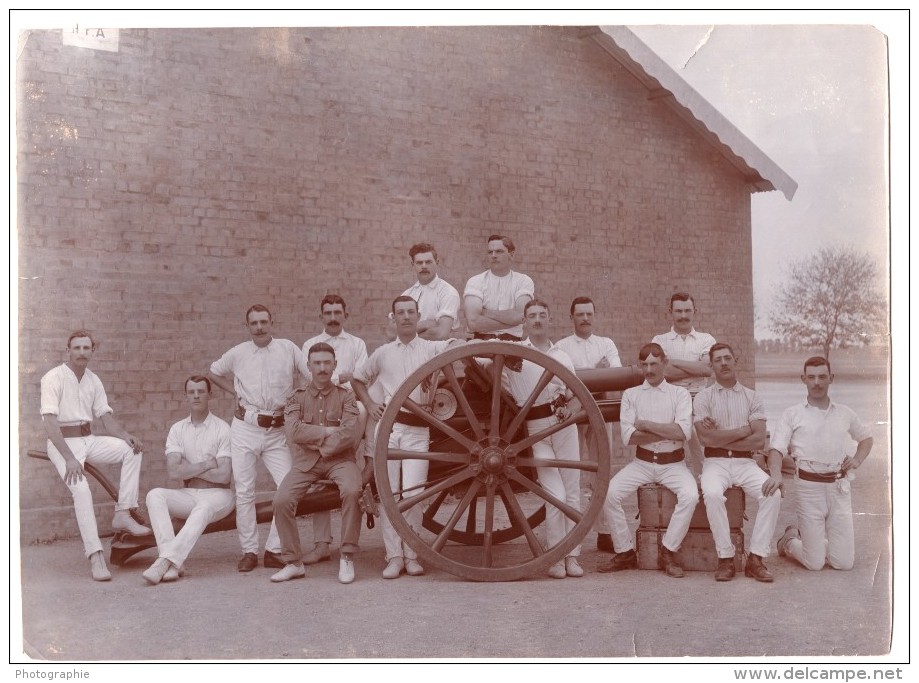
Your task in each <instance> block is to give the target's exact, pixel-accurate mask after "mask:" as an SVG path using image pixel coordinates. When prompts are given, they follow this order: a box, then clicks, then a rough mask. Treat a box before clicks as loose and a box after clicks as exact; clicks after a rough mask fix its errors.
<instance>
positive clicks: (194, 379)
mask: <svg viewBox="0 0 919 683" xmlns="http://www.w3.org/2000/svg"><path fill="white" fill-rule="evenodd" d="M189 382H195V383H198V382H204V383H205V384H206V385H207V393H211V380H209V379H208V378H207V377H205V376H204V375H192V376H191V377H189V378H188V379H187V380H185V384H184V386H185V393H186V394H187V393H188V383H189Z"/></svg>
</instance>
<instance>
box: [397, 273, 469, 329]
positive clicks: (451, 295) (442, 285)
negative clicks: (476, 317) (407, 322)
mask: <svg viewBox="0 0 919 683" xmlns="http://www.w3.org/2000/svg"><path fill="white" fill-rule="evenodd" d="M402 295H403V296H410V297H412V298H413V299H414V300H415V301H417V302H418V319H419V320H433V321H435V322H436V321H438V320H440V319H441V318H443V317H444V316H447V317H448V318H453V325H452V329H456V328H457V327H459V308H460V296H459V292H458V291H456V287H454V286H453V285H451V284H450V283H448V282H446V281H444V280H442V279H441V278H440V276H437V275H435V276H434V279H433V280H431V281H430V282H429V283H428V284H426V285H423V284H421V283H420V282H415V284H413V285H412V286H411V287H409V288H408V289H406V290H405V291H404V292H402Z"/></svg>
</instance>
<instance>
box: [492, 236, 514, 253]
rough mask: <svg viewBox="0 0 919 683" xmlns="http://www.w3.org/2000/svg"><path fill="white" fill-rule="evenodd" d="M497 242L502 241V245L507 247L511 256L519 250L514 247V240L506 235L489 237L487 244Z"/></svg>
mask: <svg viewBox="0 0 919 683" xmlns="http://www.w3.org/2000/svg"><path fill="white" fill-rule="evenodd" d="M495 240H501V243H502V244H503V245H504V246H505V248H506V249H507V251H508V253H509V254H513V253H514V252H515V251H516V250H517V248H516V247H515V246H514V240H512V239H511V238H510V237H507V236H506V235H489V237H488V239H487V240H486V244H487V243H488V242H494V241H495Z"/></svg>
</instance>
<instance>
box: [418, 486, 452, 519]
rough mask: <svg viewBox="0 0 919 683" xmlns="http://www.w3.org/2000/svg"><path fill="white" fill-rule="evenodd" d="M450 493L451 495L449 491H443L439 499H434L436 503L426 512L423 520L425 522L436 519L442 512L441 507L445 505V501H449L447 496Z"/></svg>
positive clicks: (429, 506)
mask: <svg viewBox="0 0 919 683" xmlns="http://www.w3.org/2000/svg"><path fill="white" fill-rule="evenodd" d="M449 493H450V492H449V491H441V492H440V493H439V494H438V496H437V498H435V499H434V502H433V503H431V504H430V505H428V509H427V510H425V511H424V515H422V519H424V520H431V519H434V517H435V516H436V515H437V513H438V512H439V511H440V506H441V505H443V504H444V501H445V500H446V499H447V495H448V494H449Z"/></svg>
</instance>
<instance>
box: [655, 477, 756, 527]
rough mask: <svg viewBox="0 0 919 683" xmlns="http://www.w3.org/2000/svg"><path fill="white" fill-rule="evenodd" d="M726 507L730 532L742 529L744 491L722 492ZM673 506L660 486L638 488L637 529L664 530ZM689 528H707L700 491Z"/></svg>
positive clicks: (671, 497) (672, 499)
mask: <svg viewBox="0 0 919 683" xmlns="http://www.w3.org/2000/svg"><path fill="white" fill-rule="evenodd" d="M724 497H725V498H726V499H727V500H726V501H725V504H724V505H725V508H727V511H728V526H729V527H730V528H731V529H742V528H743V517H744V508H745V507H746V496H745V495H744V492H743V489H742V488H740V487H738V486H732V487H731V488H729V489H728V490H727V491H725V492H724ZM674 507H676V495H674V493H673V492H672V491H671V490H670V489H668V488H666V487H664V486H661V485H660V484H645V485H644V486H639V487H638V526H640V527H645V528H649V529H666V528H667V525H668V524H670V517H671V516H672V515H673V508H674ZM689 528H690V529H709V526H708V516H707V515H706V514H705V502H704V501H703V500H702V491H699V503H698V504H697V505H696V510H695V512H693V515H692V520H691V521H690V522H689Z"/></svg>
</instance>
